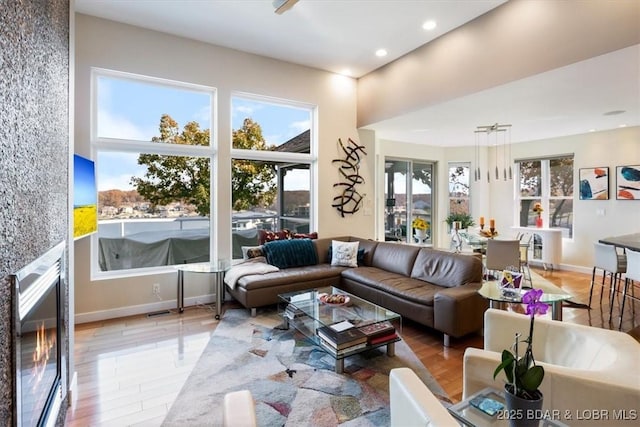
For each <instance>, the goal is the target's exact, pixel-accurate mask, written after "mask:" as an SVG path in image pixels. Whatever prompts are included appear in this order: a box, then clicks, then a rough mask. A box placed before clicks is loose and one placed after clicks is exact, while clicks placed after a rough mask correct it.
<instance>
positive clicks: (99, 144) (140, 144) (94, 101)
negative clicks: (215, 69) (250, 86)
mask: <svg viewBox="0 0 640 427" xmlns="http://www.w3.org/2000/svg"><path fill="white" fill-rule="evenodd" d="M101 77H108V78H112V79H121V80H129V81H133V82H140V83H147V84H154V85H157V86H165V87H170V88H174V89H183V90H188V91H196V92H202V93H208V94H209V97H210V105H209V107H210V112H209V123H210V126H209V145H208V146H194V145H176V144H158V143H156V142H151V141H140V140H132V139H123V138H105V137H99V136H98V134H97V132H98V96H99V92H98V79H99V78H101ZM90 81H91V91H90V136H89V146H90V150H91V158H92V159H94V161H97V157H98V152H106V151H110V152H118V153H131V154H138V155H139V154H159V155H173V156H188V157H206V158H208V159H209V173H210V182H211V187H210V189H209V194H210V197H211V203H210V212H209V231H210V234H209V254H210V255H209V259H210V260H211V259H216V257H217V252H218V251H217V244H216V242H217V239H215V238H214V237H213V236H212V233H214V230H215V229H216V227H215V224H217V211H218V209H217V208H218V200H217V197H215V195H216V194H217V191H216V190H215V186H216V184H217V182H218V177H217V157H218V126H217V121H216V115H217V89H216V88H214V87H211V86H204V85H199V84H193V83H186V82H180V81H175V80H169V79H164V78H159V77H153V76H145V75H140V74H134V73H128V72H123V71H116V70H110V69H105V68H99V67H92V68H91V72H90ZM98 234H99V233H94V234H93V235H91V236H90V238H91V249H90V257H91V266H90V277H91V280H107V279H115V278H126V277H137V276H144V275H150V274H161V273H168V272H175V267H174V266H157V267H144V268H134V269H126V270H124V269H123V270H113V271H102V270H100V267H99V264H98ZM214 234H215V233H214Z"/></svg>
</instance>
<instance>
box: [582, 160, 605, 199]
mask: <svg viewBox="0 0 640 427" xmlns="http://www.w3.org/2000/svg"><path fill="white" fill-rule="evenodd" d="M580 200H609V168H608V167H598V168H583V169H580Z"/></svg>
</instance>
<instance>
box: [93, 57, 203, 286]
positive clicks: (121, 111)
mask: <svg viewBox="0 0 640 427" xmlns="http://www.w3.org/2000/svg"><path fill="white" fill-rule="evenodd" d="M92 84H93V89H94V94H95V96H94V99H93V108H94V111H93V115H92V117H93V123H92V124H93V126H92V135H91V143H92V148H93V152H94V158H95V159H96V174H97V184H98V218H99V221H98V233H97V236H96V246H94V247H95V248H96V249H97V250H96V251H95V253H96V256H95V265H96V266H97V269H94V271H98V272H99V273H98V274H102V275H107V274H113V272H114V271H115V272H117V274H122V273H123V272H125V271H131V270H134V271H136V272H140V271H143V270H145V269H147V270H148V269H152V270H157V268H159V267H162V266H167V265H174V264H184V263H192V262H201V261H208V260H209V253H210V248H211V239H210V229H211V228H210V219H209V216H210V212H211V204H212V201H211V199H210V194H211V176H212V175H211V173H212V171H211V167H210V165H211V160H212V158H213V155H214V151H213V146H214V145H215V144H213V135H212V134H211V129H212V128H213V127H212V117H213V115H212V107H213V99H214V90H213V89H211V88H207V87H201V86H195V85H190V84H184V83H179V82H171V81H166V80H159V79H154V78H149V77H143V76H136V75H131V74H125V73H118V72H112V71H106V70H97V69H96V70H94V71H93V75H92ZM108 272H111V273H108Z"/></svg>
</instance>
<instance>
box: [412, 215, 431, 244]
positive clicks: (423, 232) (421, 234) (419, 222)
mask: <svg viewBox="0 0 640 427" xmlns="http://www.w3.org/2000/svg"><path fill="white" fill-rule="evenodd" d="M411 227H413V229H414V230H415V236H416V238H417V239H418V240H419V241H420V242H419V243H422V242H424V240H425V239H426V238H427V230H428V229H429V223H428V222H427V221H426V220H424V219H422V218H420V217H419V216H418V217H415V218H414V219H413V221H412V222H411Z"/></svg>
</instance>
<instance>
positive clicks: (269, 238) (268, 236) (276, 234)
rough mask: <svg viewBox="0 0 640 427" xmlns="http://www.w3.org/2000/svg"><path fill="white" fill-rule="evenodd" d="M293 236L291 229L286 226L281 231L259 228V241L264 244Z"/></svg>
mask: <svg viewBox="0 0 640 427" xmlns="http://www.w3.org/2000/svg"><path fill="white" fill-rule="evenodd" d="M290 238H291V231H289V230H287V229H286V228H284V229H282V230H280V231H269V230H258V243H259V244H261V245H264V244H265V243H267V242H273V241H275V240H288V239H290Z"/></svg>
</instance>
